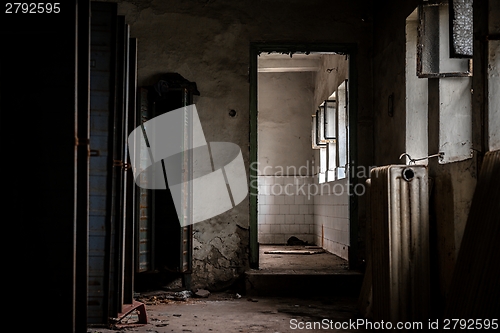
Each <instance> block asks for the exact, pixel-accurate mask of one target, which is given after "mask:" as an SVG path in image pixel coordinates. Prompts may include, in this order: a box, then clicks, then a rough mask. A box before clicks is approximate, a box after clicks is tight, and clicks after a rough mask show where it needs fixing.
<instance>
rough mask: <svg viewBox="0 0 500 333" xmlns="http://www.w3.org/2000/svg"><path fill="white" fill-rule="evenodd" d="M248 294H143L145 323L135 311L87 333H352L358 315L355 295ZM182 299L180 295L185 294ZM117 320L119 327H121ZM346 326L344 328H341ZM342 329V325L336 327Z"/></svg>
mask: <svg viewBox="0 0 500 333" xmlns="http://www.w3.org/2000/svg"><path fill="white" fill-rule="evenodd" d="M290 296H291V297H273V298H271V297H259V298H249V297H245V296H241V295H239V294H237V293H234V292H219V293H210V294H209V295H208V297H204V298H197V297H191V295H186V294H182V293H177V294H175V295H173V294H172V293H164V292H156V293H154V292H153V293H149V294H148V295H141V296H139V297H138V298H137V300H138V301H141V302H143V303H144V304H146V312H147V316H148V323H147V324H141V325H136V324H134V323H137V320H138V317H137V314H136V313H135V312H132V313H131V314H130V315H128V316H126V317H124V318H122V320H121V321H120V322H119V323H118V324H119V325H117V326H116V327H115V328H114V329H110V328H100V327H89V328H88V330H87V331H88V332H89V333H116V332H117V331H121V332H140V333H146V332H148V333H151V332H152V333H155V332H156V333H164V332H193V333H201V332H204V333H206V332H224V333H225V332H228V333H229V332H231V333H232V332H236V333H239V332H242V333H250V332H252V333H253V332H271V333H277V332H280V333H282V332H297V331H305V332H334V331H335V332H353V331H357V330H355V329H353V328H354V327H353V326H352V325H351V326H350V327H349V326H348V325H349V323H351V324H352V323H353V322H355V321H356V320H357V319H359V316H358V311H357V309H356V302H357V299H355V298H348V297H343V298H340V297H339V298H332V297H328V298H326V297H315V298H310V299H306V298H296V297H293V295H290ZM183 298H184V299H183ZM120 325H121V326H120ZM342 327H344V328H342ZM338 328H340V329H338Z"/></svg>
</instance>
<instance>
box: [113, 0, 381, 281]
mask: <svg viewBox="0 0 500 333" xmlns="http://www.w3.org/2000/svg"><path fill="white" fill-rule="evenodd" d="M117 2H118V3H119V6H118V7H119V14H121V15H125V18H126V22H127V23H128V24H130V33H131V36H132V37H135V38H137V40H138V84H139V85H140V86H141V85H148V84H151V83H154V82H156V80H157V76H158V75H159V74H161V73H164V72H178V73H180V74H181V75H183V76H184V77H185V78H186V79H188V80H190V81H194V82H196V83H197V87H198V89H199V91H200V93H201V95H200V96H199V97H197V98H196V99H195V103H196V105H197V109H198V112H199V116H200V120H201V123H202V126H203V130H204V133H205V135H206V139H207V141H229V142H234V143H236V144H238V145H239V146H240V147H241V148H242V152H243V158H244V161H245V163H246V164H247V165H248V167H250V166H249V149H248V147H249V123H250V119H249V77H248V73H249V72H248V70H249V64H250V59H249V45H250V42H257V41H259V42H260V41H265V42H275V43H287V42H288V43H294V42H295V43H314V42H321V43H354V44H356V45H357V48H358V50H357V52H356V53H357V59H358V60H357V62H356V65H357V67H358V73H359V98H358V102H359V110H360V116H359V117H358V118H359V119H361V120H362V123H361V124H360V127H362V129H363V130H362V131H360V134H359V150H358V151H359V152H360V154H361V155H360V159H359V161H360V163H364V162H363V160H367V162H366V165H370V163H372V161H370V160H369V159H370V156H371V149H370V148H369V147H370V145H371V142H372V138H371V136H369V137H365V135H366V133H369V129H370V128H371V123H370V122H369V120H370V117H371V110H372V98H371V93H372V91H371V89H372V87H371V62H370V57H371V40H372V37H371V21H372V19H371V15H370V13H371V11H372V8H371V1H357V2H351V1H340V0H335V1H320V0H312V1H307V2H306V1H295V0H292V1H279V0H278V1H265V2H259V3H258V5H257V4H256V3H255V2H251V1H230V0H220V1H204V2H201V1H194V0H188V1H175V2H174V1H151V0H142V1H135V0H134V1H132V0H123V1H117ZM231 109H234V110H236V112H237V115H236V116H235V117H230V116H229V115H228V112H229V110H231ZM361 133H363V135H362V134H361ZM363 209H364V208H362V207H360V219H362V218H363V217H362V210H363ZM248 228H249V199H248V198H246V199H245V200H243V202H241V203H240V204H239V205H238V206H237V207H235V208H234V209H232V210H230V211H228V212H226V213H224V214H221V215H219V216H216V217H214V218H212V219H210V220H207V221H204V222H200V223H197V224H196V225H195V226H194V229H195V233H194V238H195V241H194V242H195V244H194V253H193V255H194V256H193V275H192V278H193V284H194V286H195V287H196V286H205V287H209V288H222V287H224V286H226V285H228V284H229V283H232V282H234V280H235V279H236V278H238V277H239V276H240V275H241V274H242V272H244V270H245V269H246V268H247V267H248V250H249V230H248Z"/></svg>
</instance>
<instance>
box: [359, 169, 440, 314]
mask: <svg viewBox="0 0 500 333" xmlns="http://www.w3.org/2000/svg"><path fill="white" fill-rule="evenodd" d="M428 197H429V193H428V177H427V167H426V166H423V165H411V166H407V165H389V166H382V167H377V168H374V169H372V171H371V172H370V197H369V198H370V220H371V222H370V223H371V225H370V229H371V249H372V251H371V260H372V264H371V267H372V272H371V274H372V304H371V308H372V316H373V319H374V320H386V321H391V322H393V323H395V322H397V321H410V320H424V319H427V318H428V311H429V299H430V274H429V198H428Z"/></svg>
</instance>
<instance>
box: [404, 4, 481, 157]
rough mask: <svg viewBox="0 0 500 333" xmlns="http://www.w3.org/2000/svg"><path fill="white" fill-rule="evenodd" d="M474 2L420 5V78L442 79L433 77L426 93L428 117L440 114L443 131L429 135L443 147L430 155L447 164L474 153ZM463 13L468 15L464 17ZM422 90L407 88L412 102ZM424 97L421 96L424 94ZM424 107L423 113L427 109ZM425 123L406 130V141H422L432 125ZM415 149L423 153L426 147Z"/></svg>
mask: <svg viewBox="0 0 500 333" xmlns="http://www.w3.org/2000/svg"><path fill="white" fill-rule="evenodd" d="M471 5H472V1H465V0H462V1H459V0H457V1H454V0H450V1H449V2H448V1H424V2H423V4H422V5H420V6H419V7H418V30H417V60H416V66H417V76H418V77H419V78H421V79H425V78H427V79H437V81H432V82H431V81H429V84H428V88H427V89H428V96H427V97H426V98H428V101H427V102H428V103H427V104H428V105H429V109H428V112H429V115H433V114H435V115H437V116H436V117H434V116H433V117H431V118H432V119H434V120H433V121H437V122H438V124H437V126H435V125H436V124H433V126H432V128H438V132H436V133H434V132H432V133H429V134H430V135H432V136H435V135H438V141H439V145H438V147H435V148H432V150H434V149H436V150H438V151H429V154H436V153H440V154H442V155H440V156H441V157H440V159H439V163H442V164H444V163H450V162H456V161H461V160H465V159H468V158H470V157H471V156H472V155H471V152H472V91H471V88H472V87H471V84H472V78H471V76H472V59H469V58H468V57H470V55H469V53H470V52H471V51H472V49H471V48H469V46H470V45H472V44H471V43H472V35H471V32H469V27H468V24H469V23H470V22H472V10H469V9H470V8H469V7H470V6H471ZM450 6H451V7H452V8H450ZM464 15H465V16H468V17H467V18H465V17H463V16H464ZM408 36H409V35H408V32H407V37H408ZM410 37H411V36H410ZM469 39H470V40H469ZM408 55H409V53H408V52H407V61H408V60H410V59H409V58H408ZM410 58H411V57H410ZM412 82H413V80H408V79H407V82H406V84H407V88H408V85H412V84H413V87H414V88H415V87H422V85H420V84H417V83H415V82H413V83H412ZM418 93H419V90H418V89H412V90H411V91H408V90H407V101H409V100H412V101H413V102H416V101H417V99H418V98H413V97H416V94H418ZM421 95H422V96H420V97H424V96H425V94H422V93H421ZM415 108H417V107H416V106H415V105H413V106H410V107H408V104H407V116H408V115H409V111H412V110H413V111H414V110H415ZM422 111H423V112H422V114H421V115H422V116H423V115H424V114H425V110H422ZM414 116H417V115H416V114H415V115H413V114H412V115H410V118H411V117H414ZM422 121H425V120H422ZM421 125H422V126H420V127H419V128H418V129H417V128H415V129H412V128H411V129H407V140H408V139H410V138H409V136H408V134H411V136H413V137H412V138H411V139H412V140H414V139H417V140H419V138H420V133H421V130H422V129H424V128H425V127H427V126H429V128H430V124H428V125H427V124H424V123H421ZM410 132H411V133H410ZM432 141H434V140H432ZM407 148H408V147H407ZM413 148H416V151H417V150H418V151H417V152H418V153H420V152H423V151H424V150H425V149H420V148H418V147H413ZM407 153H410V152H407ZM413 157H414V158H418V157H419V156H413Z"/></svg>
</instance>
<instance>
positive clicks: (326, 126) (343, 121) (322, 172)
mask: <svg viewBox="0 0 500 333" xmlns="http://www.w3.org/2000/svg"><path fill="white" fill-rule="evenodd" d="M347 96H348V91H347V80H345V81H344V82H342V84H340V85H339V86H338V87H337V90H336V91H334V92H333V93H332V94H331V95H330V96H329V98H328V99H327V100H325V101H324V102H323V103H322V104H321V105H320V106H319V107H318V109H317V111H316V114H314V115H313V116H312V119H313V120H312V123H311V127H312V132H311V137H312V138H313V143H312V148H313V149H320V154H319V159H320V163H319V173H318V180H319V182H320V183H323V182H325V181H327V182H329V181H334V180H337V179H343V178H346V176H347V169H348V147H349V146H348V138H349V128H348V99H347Z"/></svg>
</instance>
